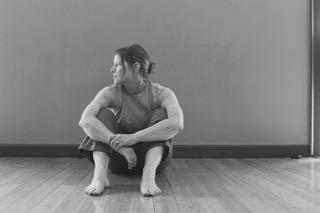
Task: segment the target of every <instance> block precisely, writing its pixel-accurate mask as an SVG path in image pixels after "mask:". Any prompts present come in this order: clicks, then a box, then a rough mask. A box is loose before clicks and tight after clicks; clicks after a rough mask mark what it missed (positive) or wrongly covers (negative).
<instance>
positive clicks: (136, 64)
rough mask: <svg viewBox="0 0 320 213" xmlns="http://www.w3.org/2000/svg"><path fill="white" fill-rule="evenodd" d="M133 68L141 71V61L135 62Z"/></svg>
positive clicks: (135, 70)
mask: <svg viewBox="0 0 320 213" xmlns="http://www.w3.org/2000/svg"><path fill="white" fill-rule="evenodd" d="M133 70H134V72H139V71H140V63H139V62H135V63H134V64H133Z"/></svg>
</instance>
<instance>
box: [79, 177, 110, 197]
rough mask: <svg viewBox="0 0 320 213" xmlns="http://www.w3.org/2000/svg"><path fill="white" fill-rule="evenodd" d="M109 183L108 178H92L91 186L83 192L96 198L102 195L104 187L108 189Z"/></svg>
mask: <svg viewBox="0 0 320 213" xmlns="http://www.w3.org/2000/svg"><path fill="white" fill-rule="evenodd" d="M109 186H110V183H109V180H108V178H93V179H92V181H91V184H90V185H89V186H88V187H87V188H86V189H85V190H84V192H85V193H86V194H88V195H93V196H97V195H100V194H102V192H103V191H104V189H105V188H106V187H109Z"/></svg>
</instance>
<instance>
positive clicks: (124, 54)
mask: <svg viewBox="0 0 320 213" xmlns="http://www.w3.org/2000/svg"><path fill="white" fill-rule="evenodd" d="M114 54H115V55H118V56H119V57H120V58H121V62H122V65H124V63H123V62H124V61H126V62H127V63H128V64H129V65H130V66H133V64H134V63H136V62H138V63H139V64H140V73H141V75H142V77H143V78H149V75H150V74H151V73H153V72H154V71H155V69H156V64H155V63H154V62H151V60H150V56H149V54H148V53H147V51H145V49H144V48H143V47H141V46H140V45H139V44H132V45H130V46H128V47H122V48H120V49H117V50H116V51H115V53H114Z"/></svg>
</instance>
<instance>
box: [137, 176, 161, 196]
mask: <svg viewBox="0 0 320 213" xmlns="http://www.w3.org/2000/svg"><path fill="white" fill-rule="evenodd" d="M140 192H141V194H142V195H143V196H146V197H153V196H156V195H159V194H160V193H161V190H160V188H159V187H158V186H157V184H156V182H155V176H154V175H152V174H151V175H150V174H148V173H146V174H145V173H144V174H143V176H142V180H141V183H140Z"/></svg>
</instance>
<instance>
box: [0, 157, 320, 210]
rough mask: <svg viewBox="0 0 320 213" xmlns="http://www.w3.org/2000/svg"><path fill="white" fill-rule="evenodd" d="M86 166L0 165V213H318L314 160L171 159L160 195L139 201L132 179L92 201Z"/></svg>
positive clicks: (116, 182) (53, 161) (75, 162)
mask: <svg viewBox="0 0 320 213" xmlns="http://www.w3.org/2000/svg"><path fill="white" fill-rule="evenodd" d="M92 169H93V165H91V164H90V163H89V162H88V161H87V160H86V159H75V158H0V212H1V213H2V212H8V213H18V212H32V213H35V212H38V213H44V212H45V213H48V212H57V213H61V212H68V213H72V212H86V213H87V212H111V213H120V212H136V213H140V212H147V213H152V212H157V213H160V212H165V213H170V212H174V213H178V212H181V213H188V212H208V213H209V212H210V213H212V212H218V213H223V212H236V213H241V212H259V213H267V212H290V213H295V212H299V213H302V212H303V213H304V212H315V213H316V212H320V160H319V159H315V158H302V159H299V160H297V159H289V158H278V159H276V158H275V159H270V158H264V159H261V158H259V159H173V160H172V162H171V164H170V166H169V167H168V168H166V170H165V171H163V172H162V173H161V174H159V175H158V176H157V182H158V185H159V186H160V188H161V189H162V191H163V193H162V195H160V196H157V197H155V198H148V197H142V196H141V195H140V192H139V182H140V179H139V177H138V176H120V175H115V174H111V175H110V177H109V179H110V182H111V188H109V189H107V190H106V191H105V193H104V194H103V195H102V196H99V197H90V196H87V195H85V194H84V193H83V189H84V188H85V187H86V186H87V185H88V184H89V183H90V181H91V178H92V174H93V173H92Z"/></svg>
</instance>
